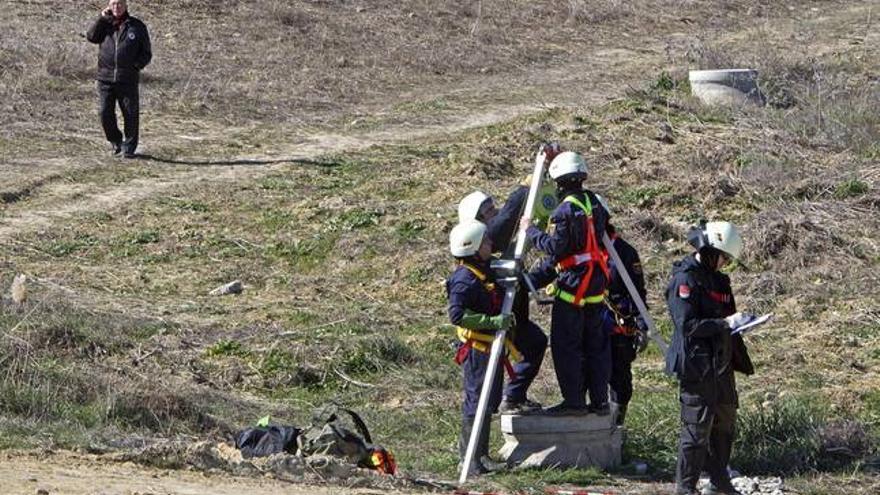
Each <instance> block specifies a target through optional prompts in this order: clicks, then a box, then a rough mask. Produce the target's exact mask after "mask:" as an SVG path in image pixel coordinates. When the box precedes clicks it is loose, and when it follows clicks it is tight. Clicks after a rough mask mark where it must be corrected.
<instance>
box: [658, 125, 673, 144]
mask: <svg viewBox="0 0 880 495" xmlns="http://www.w3.org/2000/svg"><path fill="white" fill-rule="evenodd" d="M654 140H655V141H660V142H661V143H666V144H675V133H674V132H673V130H672V126H671V125H669V122H660V125H659V126H658V133H657V136H655V137H654Z"/></svg>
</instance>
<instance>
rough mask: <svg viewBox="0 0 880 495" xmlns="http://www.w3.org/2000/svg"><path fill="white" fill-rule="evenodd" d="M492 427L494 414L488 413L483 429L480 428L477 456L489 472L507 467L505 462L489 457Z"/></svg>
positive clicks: (481, 464)
mask: <svg viewBox="0 0 880 495" xmlns="http://www.w3.org/2000/svg"><path fill="white" fill-rule="evenodd" d="M491 429H492V416H490V415H488V414H487V415H486V419H485V421H484V422H483V429H482V430H480V438H479V441H478V442H477V452H476V456H475V457H476V458H477V459H479V462H480V466H482V467H483V470H484V471H485V472H487V473H492V472H495V471H500V470H502V469H504V468H505V467H507V465H506V464H504V463H503V462H495V461H493V460H492V459H491V458H490V457H489V432H490V430H491Z"/></svg>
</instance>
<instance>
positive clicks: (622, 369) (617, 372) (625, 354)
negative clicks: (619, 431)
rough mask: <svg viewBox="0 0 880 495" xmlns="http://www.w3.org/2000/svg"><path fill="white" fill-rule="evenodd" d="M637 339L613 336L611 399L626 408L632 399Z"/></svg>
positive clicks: (619, 335) (626, 336) (618, 335)
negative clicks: (633, 363) (633, 365)
mask: <svg viewBox="0 0 880 495" xmlns="http://www.w3.org/2000/svg"><path fill="white" fill-rule="evenodd" d="M634 340H635V338H634V337H630V336H628V335H621V334H613V335H611V381H610V385H611V399H612V400H613V401H614V402H616V403H617V404H619V405H621V406H624V407H626V406H627V404H629V401H630V399H632V394H633V384H632V362H633V361H635V359H636V348H635V342H634Z"/></svg>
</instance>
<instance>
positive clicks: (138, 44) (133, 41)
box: [86, 14, 153, 84]
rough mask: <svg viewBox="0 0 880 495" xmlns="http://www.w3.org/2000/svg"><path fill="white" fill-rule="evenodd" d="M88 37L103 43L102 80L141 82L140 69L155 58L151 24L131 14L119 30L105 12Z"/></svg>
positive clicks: (100, 74)
mask: <svg viewBox="0 0 880 495" xmlns="http://www.w3.org/2000/svg"><path fill="white" fill-rule="evenodd" d="M126 15H127V14H126ZM86 38H87V39H88V40H89V41H91V42H92V43H96V44H99V45H101V46H100V49H99V50H98V80H99V81H104V82H111V83H134V84H137V82H138V80H139V77H140V71H141V70H143V68H144V67H146V66H147V64H149V63H150V59H152V58H153V52H152V50H151V48H150V35H149V33H147V26H146V25H145V24H144V23H143V22H141V21H140V20H139V19H136V18H134V17H131V16H127V17H126V19H125V20H124V21H123V22H122V25H121V26H120V28H119V30H116V29H115V28H114V27H113V18H112V17H110V16H103V15H102V16H100V17H98V19H97V20H96V21H95V23H94V24H92V27H90V28H89V30H88V32H87V33H86Z"/></svg>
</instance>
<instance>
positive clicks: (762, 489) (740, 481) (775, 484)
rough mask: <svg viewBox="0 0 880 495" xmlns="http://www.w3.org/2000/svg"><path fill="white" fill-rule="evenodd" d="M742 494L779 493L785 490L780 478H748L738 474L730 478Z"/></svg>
mask: <svg viewBox="0 0 880 495" xmlns="http://www.w3.org/2000/svg"><path fill="white" fill-rule="evenodd" d="M731 482H733V486H734V487H735V488H736V489H737V490H739V491H740V492H741V493H742V494H743V495H781V494H782V493H784V492H785V487H784V486H783V482H782V478H750V477H748V476H739V477H736V478H733V479H732V480H731Z"/></svg>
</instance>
